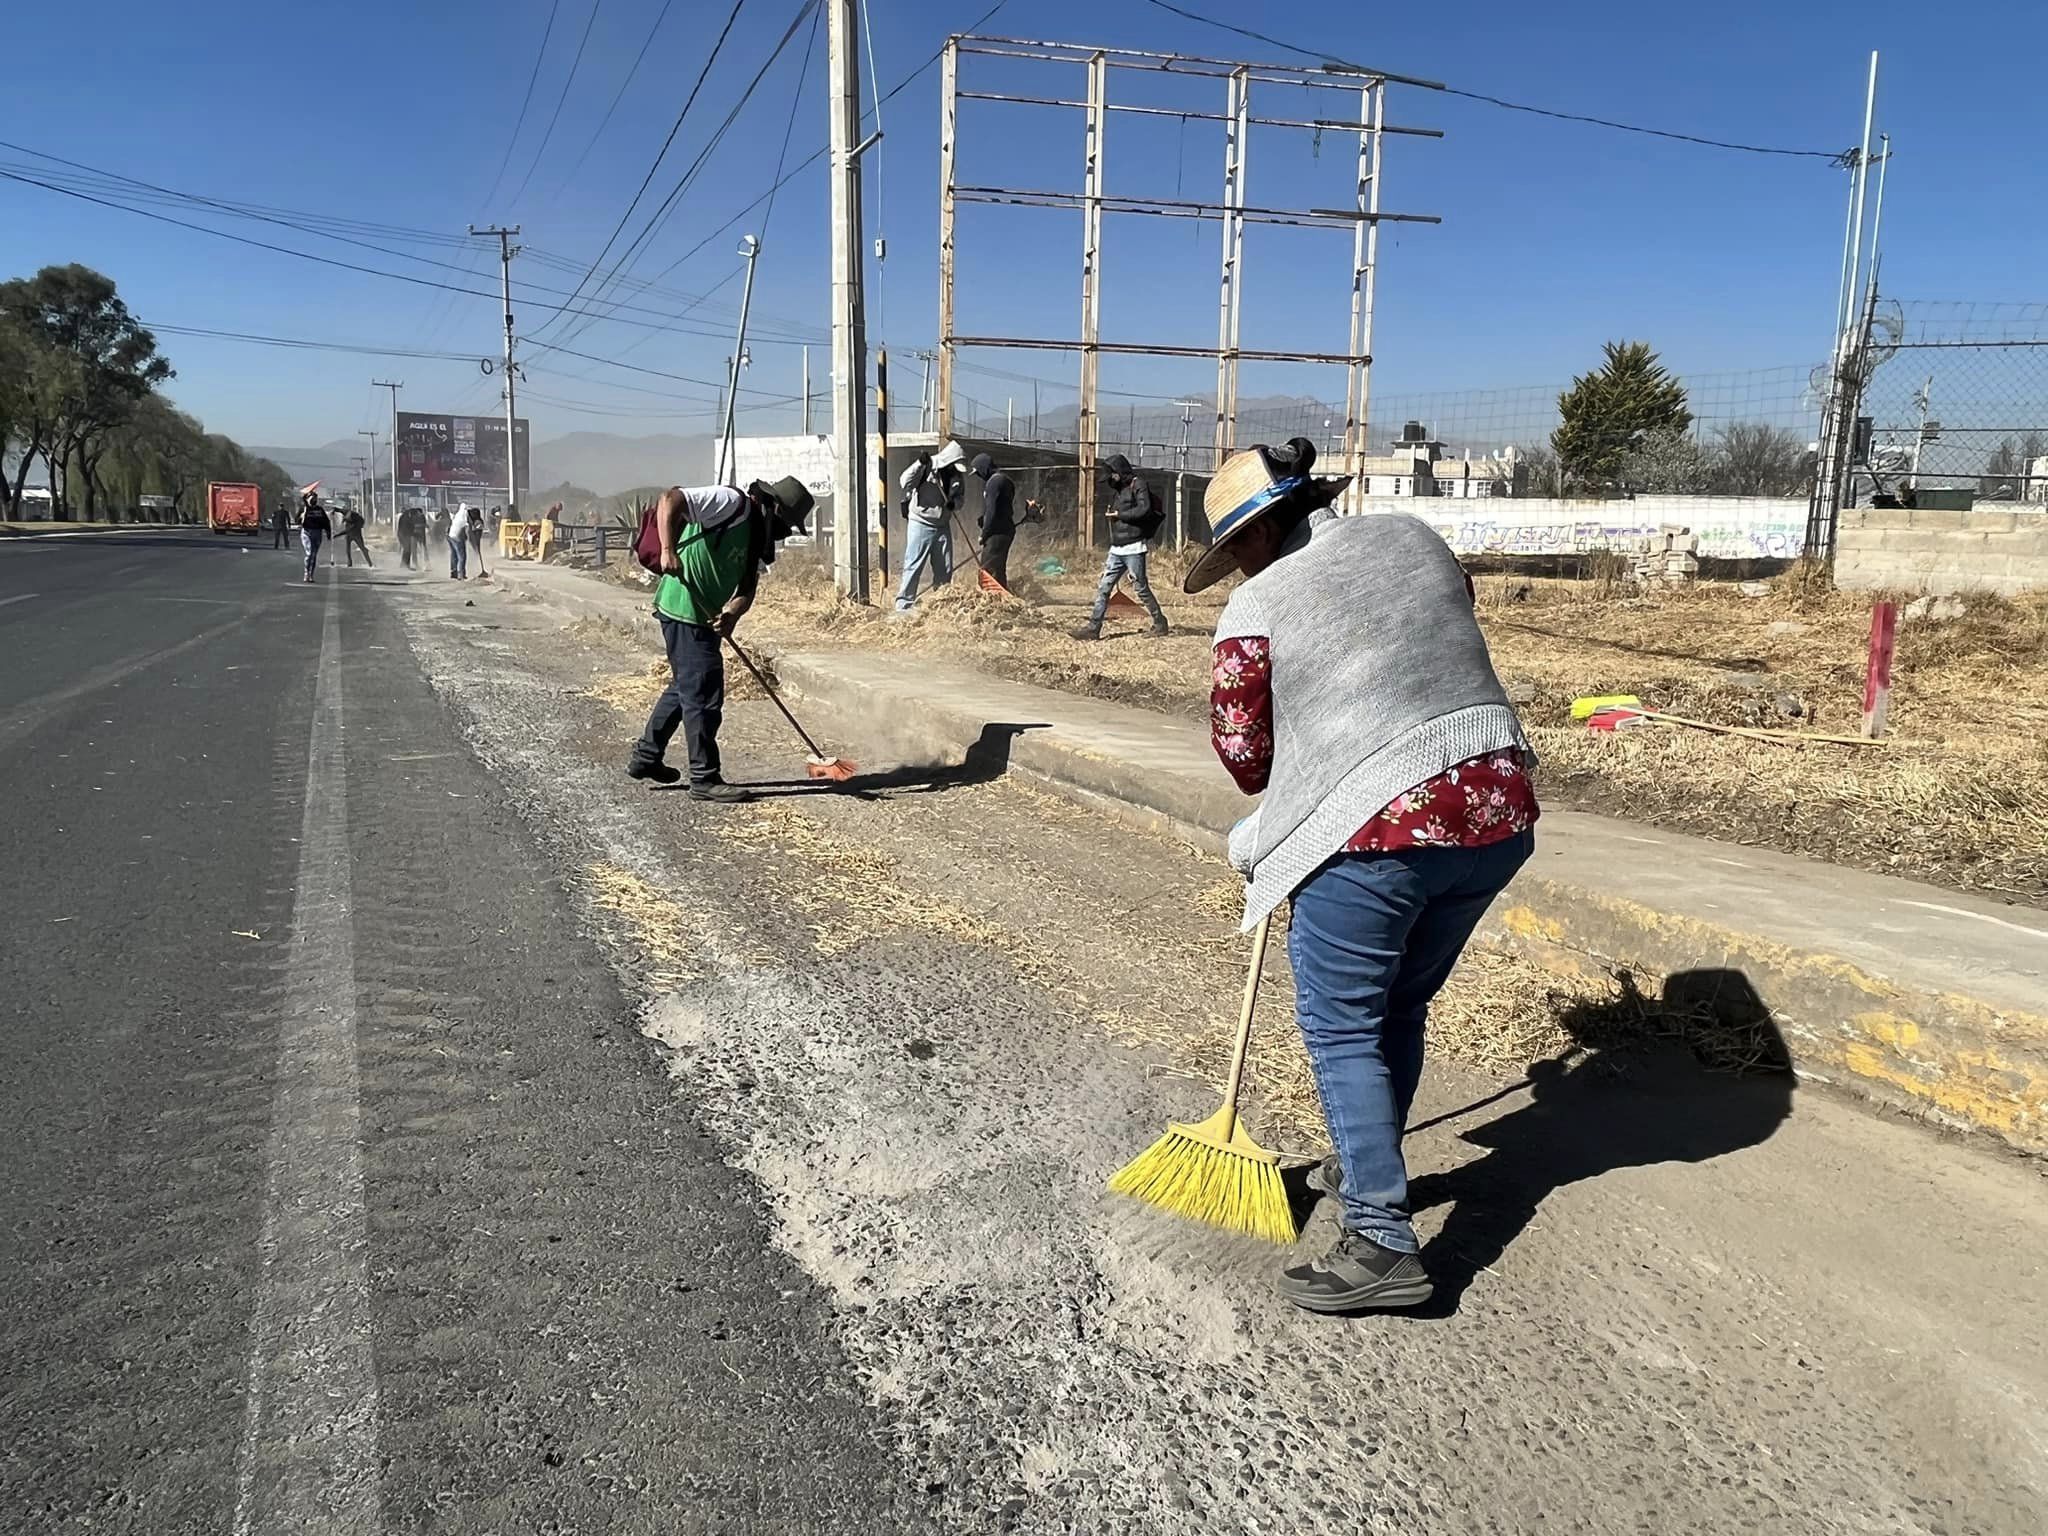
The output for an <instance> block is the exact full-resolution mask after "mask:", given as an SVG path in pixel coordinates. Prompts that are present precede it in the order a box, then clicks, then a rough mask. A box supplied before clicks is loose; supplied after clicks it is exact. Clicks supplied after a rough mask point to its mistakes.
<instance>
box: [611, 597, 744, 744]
mask: <svg viewBox="0 0 2048 1536" xmlns="http://www.w3.org/2000/svg"><path fill="white" fill-rule="evenodd" d="M660 619H661V644H662V649H664V650H665V651H667V652H668V671H669V685H668V687H666V688H664V689H663V690H662V692H661V697H660V698H658V699H656V700H655V701H654V708H653V710H651V711H650V712H649V714H648V716H647V725H646V728H645V729H644V730H642V731H641V732H640V739H639V740H638V741H637V742H635V743H634V744H633V761H634V762H635V763H638V764H640V765H641V766H642V767H652V766H653V765H654V764H656V763H658V762H660V761H661V760H662V754H664V753H665V752H667V751H668V744H669V742H670V741H672V740H674V739H675V734H676V727H677V726H681V727H682V730H683V742H684V745H686V746H687V747H688V748H689V749H690V782H691V783H692V784H716V783H718V782H719V781H720V778H721V777H722V775H721V773H720V768H721V767H722V764H721V763H720V762H719V757H718V728H719V726H720V725H722V724H723V723H724V722H725V653H724V652H723V651H722V650H720V649H719V639H718V631H717V630H715V629H712V628H710V627H709V626H707V625H703V624H685V623H684V622H683V621H682V620H681V619H672V618H670V617H669V616H668V615H667V614H665V613H664V614H662V615H660Z"/></svg>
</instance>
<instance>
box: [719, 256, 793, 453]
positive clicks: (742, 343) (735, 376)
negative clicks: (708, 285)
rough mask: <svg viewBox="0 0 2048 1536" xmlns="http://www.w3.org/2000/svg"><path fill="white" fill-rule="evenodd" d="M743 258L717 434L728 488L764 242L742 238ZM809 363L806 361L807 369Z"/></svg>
mask: <svg viewBox="0 0 2048 1536" xmlns="http://www.w3.org/2000/svg"><path fill="white" fill-rule="evenodd" d="M740 254H741V255H742V256H744V257H746V258H747V286H746V288H745V290H744V291H742V292H741V294H740V330H739V338H738V340H736V341H735V342H734V343H733V353H732V356H731V357H729V358H727V359H726V367H727V373H726V380H725V410H724V412H723V417H724V419H723V420H722V421H721V422H720V423H719V431H718V483H719V484H720V485H723V484H725V478H726V476H727V475H729V474H731V473H732V470H733V460H734V458H735V457H736V454H735V447H736V445H735V444H734V442H733V431H734V428H733V418H734V416H735V414H736V413H737V412H738V409H739V394H740V370H741V369H742V368H744V367H746V366H747V310H748V309H749V307H751V306H752V304H753V302H754V263H755V262H756V261H758V260H760V258H761V242H760V241H759V240H758V239H756V238H755V237H754V236H752V235H741V236H740ZM808 366H809V360H808V357H807V358H806V369H808ZM804 388H805V390H806V391H808V390H809V388H810V380H809V378H808V377H806V378H805V380H804ZM810 405H811V402H810V401H809V399H806V400H805V401H804V410H805V412H806V413H808V412H809V410H810Z"/></svg>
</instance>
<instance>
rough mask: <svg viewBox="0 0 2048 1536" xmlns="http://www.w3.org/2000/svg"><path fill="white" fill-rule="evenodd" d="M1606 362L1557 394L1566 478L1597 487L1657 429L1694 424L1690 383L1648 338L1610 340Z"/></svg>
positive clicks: (1554, 436)
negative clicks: (1687, 400)
mask: <svg viewBox="0 0 2048 1536" xmlns="http://www.w3.org/2000/svg"><path fill="white" fill-rule="evenodd" d="M1601 350H1602V351H1603V352H1604V353H1605V354H1606V359H1607V360H1606V362H1605V363H1603V364H1602V365H1601V366H1600V367H1598V368H1596V369H1594V370H1592V371H1591V372H1590V373H1583V374H1581V375H1579V377H1578V378H1576V379H1573V380H1572V387H1571V388H1570V389H1568V390H1566V391H1565V392H1564V393H1563V394H1561V395H1559V396H1558V397H1557V413H1558V416H1559V417H1560V418H1561V419H1560V421H1559V424H1558V428H1557V430H1556V431H1555V432H1553V433H1551V435H1550V445H1551V447H1553V448H1555V449H1556V450H1557V456H1558V459H1559V461H1560V462H1561V463H1562V464H1563V465H1564V472H1565V478H1566V480H1567V481H1568V482H1569V483H1570V484H1571V485H1573V486H1574V487H1576V488H1578V489H1582V490H1591V489H1598V488H1601V487H1604V486H1606V485H1609V484H1611V483H1612V482H1613V481H1614V480H1615V479H1616V477H1617V476H1618V475H1619V474H1620V471H1621V464H1622V460H1623V459H1624V458H1626V457H1627V456H1628V455H1629V454H1630V453H1631V452H1633V451H1634V450H1636V449H1637V448H1639V447H1640V446H1641V445H1642V442H1643V438H1644V436H1645V434H1647V433H1651V432H1666V433H1668V432H1684V431H1685V430H1686V428H1688V427H1690V426H1691V425H1692V412H1691V411H1690V410H1688V409H1687V408H1686V403H1685V386H1684V385H1683V384H1681V383H1679V382H1678V380H1677V379H1675V378H1673V377H1672V376H1671V374H1670V372H1669V371H1668V370H1666V369H1665V367H1664V365H1663V364H1661V363H1660V362H1658V361H1657V354H1656V353H1655V352H1652V351H1651V350H1650V344H1649V343H1648V342H1645V341H1610V342H1608V343H1606V344H1605V345H1604V346H1603V347H1602V349H1601Z"/></svg>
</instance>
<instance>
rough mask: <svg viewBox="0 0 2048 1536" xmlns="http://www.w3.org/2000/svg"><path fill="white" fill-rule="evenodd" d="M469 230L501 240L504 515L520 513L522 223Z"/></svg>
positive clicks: (510, 516)
mask: <svg viewBox="0 0 2048 1536" xmlns="http://www.w3.org/2000/svg"><path fill="white" fill-rule="evenodd" d="M469 232H470V233H471V234H472V235H475V236H476V237H477V238H479V239H484V240H496V241H497V242H498V283H499V288H500V290H501V291H502V292H503V294H504V296H505V515H506V516H507V517H509V518H516V517H518V516H519V440H518V438H517V437H516V436H515V435H514V428H513V421H514V418H515V417H516V415H517V413H518V400H517V396H516V393H515V387H514V375H513V371H512V258H513V257H514V256H517V255H518V254H519V247H518V246H516V245H514V244H513V243H512V237H513V236H514V235H516V234H518V233H519V226H518V225H517V224H514V225H513V226H512V227H511V228H510V229H506V228H504V227H503V226H501V225H496V224H493V225H492V226H491V227H490V228H488V229H478V228H477V227H476V226H475V225H474V224H472V225H470V226H469Z"/></svg>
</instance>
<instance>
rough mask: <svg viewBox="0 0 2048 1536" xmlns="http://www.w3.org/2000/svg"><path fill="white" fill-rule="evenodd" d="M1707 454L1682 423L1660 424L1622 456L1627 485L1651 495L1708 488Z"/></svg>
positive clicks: (1621, 470) (1621, 471)
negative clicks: (1672, 424)
mask: <svg viewBox="0 0 2048 1536" xmlns="http://www.w3.org/2000/svg"><path fill="white" fill-rule="evenodd" d="M1709 472H1710V466H1709V465H1708V463H1707V455H1706V453H1705V451H1704V450H1702V449H1701V447H1700V445H1699V443H1698V442H1696V441H1695V440H1694V438H1693V436H1692V434H1691V433H1689V432H1687V431H1686V430H1685V429H1684V428H1683V427H1659V428H1657V429H1656V430H1655V431H1653V432H1645V433H1643V434H1642V435H1641V436H1640V437H1639V438H1637V439H1636V443H1635V446H1634V447H1632V448H1630V449H1629V451H1628V452H1627V453H1625V454H1623V455H1622V456H1621V465H1620V468H1619V475H1620V479H1621V484H1622V486H1623V488H1624V489H1626V490H1628V491H1630V492H1635V493H1643V494H1648V495H1663V496H1690V495H1698V494H1699V493H1700V492H1701V491H1704V490H1705V489H1706V488H1707V479H1708V475H1709Z"/></svg>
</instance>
